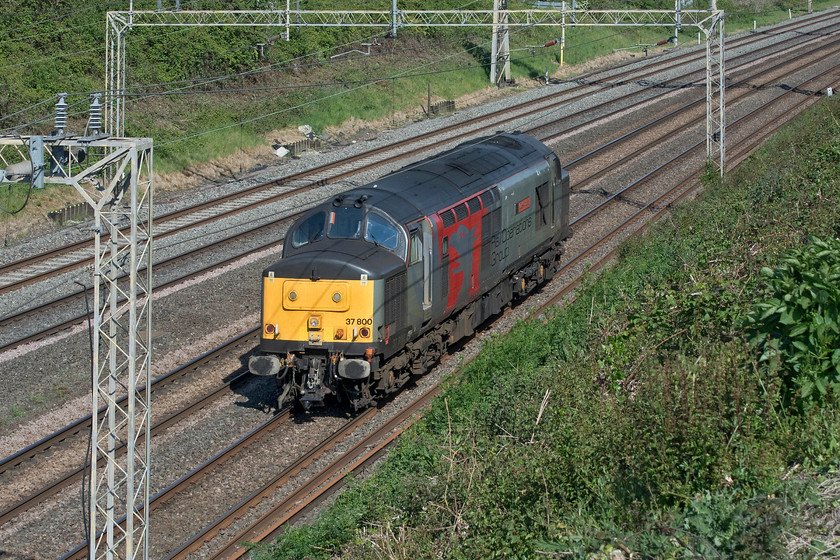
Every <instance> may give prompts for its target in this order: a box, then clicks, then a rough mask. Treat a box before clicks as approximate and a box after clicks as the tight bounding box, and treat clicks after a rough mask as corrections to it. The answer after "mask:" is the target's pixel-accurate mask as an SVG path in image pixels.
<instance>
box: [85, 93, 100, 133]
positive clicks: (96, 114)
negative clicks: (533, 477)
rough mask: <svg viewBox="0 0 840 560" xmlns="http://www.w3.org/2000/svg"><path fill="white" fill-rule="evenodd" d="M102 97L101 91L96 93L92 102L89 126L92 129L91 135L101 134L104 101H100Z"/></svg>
mask: <svg viewBox="0 0 840 560" xmlns="http://www.w3.org/2000/svg"><path fill="white" fill-rule="evenodd" d="M100 97H102V94H101V93H94V94H93V96H92V100H91V102H90V119H89V120H88V128H89V129H90V134H91V136H96V135H97V134H99V130H100V129H101V128H102V103H101V102H100V101H99V98H100Z"/></svg>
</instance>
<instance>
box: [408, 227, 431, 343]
mask: <svg viewBox="0 0 840 560" xmlns="http://www.w3.org/2000/svg"><path fill="white" fill-rule="evenodd" d="M408 238H409V241H408V294H409V304H408V308H409V314H408V316H409V321H410V322H411V324H412V326H413V327H414V328H415V329H419V328H420V327H421V326H422V325H424V324H425V323H427V322H428V321H429V319H431V317H432V228H431V226H430V225H429V222H428V220H426V219H425V218H424V219H422V220H418V221H416V222H414V223H412V224H409V226H408Z"/></svg>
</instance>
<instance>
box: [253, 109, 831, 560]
mask: <svg viewBox="0 0 840 560" xmlns="http://www.w3.org/2000/svg"><path fill="white" fill-rule="evenodd" d="M838 237H840V99H838V98H837V97H834V98H827V99H824V100H822V101H821V102H820V103H818V104H817V106H816V107H815V108H813V109H812V110H810V111H808V112H807V113H804V114H803V115H801V116H800V117H798V118H797V119H796V120H795V121H794V122H793V123H792V124H791V125H789V126H788V127H787V128H786V129H785V130H784V132H782V133H780V134H778V135H777V136H776V137H775V138H774V139H772V140H771V141H770V142H768V144H767V146H766V147H765V148H764V149H762V150H761V151H760V152H759V153H757V154H755V155H754V156H752V158H751V159H750V160H749V161H748V162H746V163H744V164H742V165H741V166H740V167H739V168H737V169H735V170H734V171H731V172H730V173H728V174H727V176H726V177H725V178H724V179H723V180H719V179H717V178H716V177H710V178H709V179H708V181H707V185H706V190H705V191H704V193H703V194H702V195H700V196H699V197H698V198H697V199H695V200H694V201H692V202H691V203H688V204H685V205H683V206H680V207H679V208H677V209H675V210H674V211H673V212H672V213H671V214H670V215H669V216H668V217H667V218H665V219H663V220H661V221H660V222H658V223H657V224H655V225H654V226H652V227H651V228H650V229H649V230H648V231H647V232H646V233H644V234H643V236H641V237H637V238H635V239H632V240H630V241H629V242H628V243H626V244H625V245H624V247H623V250H622V252H621V256H620V258H619V259H617V262H616V263H615V265H614V266H613V267H611V268H610V269H609V270H607V271H605V272H603V273H601V274H600V275H599V276H598V277H597V278H591V279H590V280H589V281H588V282H587V285H586V286H585V287H584V288H582V289H580V290H578V292H577V294H576V297H575V299H574V301H573V302H571V303H570V304H569V305H567V306H565V307H564V308H562V309H557V310H555V311H554V312H553V313H551V314H549V315H548V316H539V317H535V318H534V319H533V320H530V321H525V322H522V323H521V324H520V325H518V326H517V327H516V328H515V329H514V330H513V331H512V332H511V333H510V334H509V335H508V336H506V337H503V338H497V339H495V340H492V341H490V342H488V343H487V346H486V348H485V349H484V350H483V351H482V353H481V354H480V356H479V357H478V358H477V359H476V360H474V361H472V362H471V363H470V364H468V365H467V366H465V367H464V368H463V371H461V373H460V374H459V375H458V376H456V377H453V379H452V380H451V383H449V385H448V387H447V388H446V389H445V390H444V391H443V392H442V393H441V395H440V396H439V397H438V398H437V399H436V401H435V403H434V404H433V405H432V408H431V409H430V410H429V411H428V412H427V413H426V414H425V416H424V418H423V420H422V421H421V422H419V423H418V424H417V425H415V426H414V427H413V428H412V429H410V430H409V432H408V433H407V434H406V435H405V436H404V437H403V438H402V439H401V441H400V443H399V444H398V446H397V447H396V449H395V450H394V451H393V452H392V453H391V454H390V456H389V457H388V459H387V460H386V461H385V462H384V463H383V464H382V465H380V467H379V468H378V469H377V471H376V472H375V473H374V474H373V475H372V476H371V477H369V478H367V479H366V480H363V481H360V482H358V484H356V486H355V488H353V489H352V490H350V491H348V492H345V493H344V494H342V495H341V496H340V497H339V498H338V499H337V500H336V501H335V503H334V504H333V505H332V506H331V507H330V508H329V509H328V510H326V511H325V512H323V513H322V515H321V516H320V517H319V518H318V520H317V521H315V522H314V523H313V524H312V525H308V526H306V527H302V528H299V529H296V530H290V531H288V532H287V533H286V534H285V535H283V536H281V538H280V540H279V541H278V544H277V545H276V546H269V547H265V548H262V549H261V551H260V552H259V557H260V558H303V557H307V558H320V557H323V558H337V557H343V558H383V557H385V558H431V557H444V558H495V557H506V558H533V557H543V556H544V557H550V558H554V557H556V558H561V557H586V558H611V559H612V558H630V557H657V558H680V557H692V558H715V557H720V558H742V557H743V558H746V557H775V558H785V557H836V556H837V554H838V551H840V513H838V512H840V510H838V509H837V503H838V500H840V470H839V469H840V408H838V404H840V326H838V316H840V313H838V311H840V288H839V287H838V286H840V240H838Z"/></svg>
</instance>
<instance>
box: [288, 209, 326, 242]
mask: <svg viewBox="0 0 840 560" xmlns="http://www.w3.org/2000/svg"><path fill="white" fill-rule="evenodd" d="M326 217H327V216H326V214H325V213H324V212H318V213H317V214H313V215H312V216H311V217H309V218H307V219H306V220H304V221H303V222H302V223H301V224H300V225H299V226H298V228H297V229H296V230H295V232H294V233H293V234H292V247H294V248H295V249H297V248H298V247H303V246H304V245H306V244H307V243H314V242H316V241H320V240H321V239H323V238H324V222H325V221H326Z"/></svg>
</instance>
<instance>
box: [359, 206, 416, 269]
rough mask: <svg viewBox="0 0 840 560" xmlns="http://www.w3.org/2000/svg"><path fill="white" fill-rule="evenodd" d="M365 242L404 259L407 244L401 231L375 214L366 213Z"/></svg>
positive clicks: (389, 221) (380, 215)
mask: <svg viewBox="0 0 840 560" xmlns="http://www.w3.org/2000/svg"><path fill="white" fill-rule="evenodd" d="M365 241H368V242H370V243H373V244H374V245H378V246H380V247H384V248H386V249H388V250H389V251H392V252H394V253H396V254H397V256H399V257H400V258H402V259H405V257H406V255H405V253H406V245H407V244H408V243H407V241H406V238H405V235H404V234H403V232H402V229H401V228H400V227H399V226H397V225H396V224H394V223H393V222H392V221H391V220H389V219H388V218H387V217H385V216H384V215H382V214H379V213H377V212H368V215H367V220H366V225H365Z"/></svg>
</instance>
